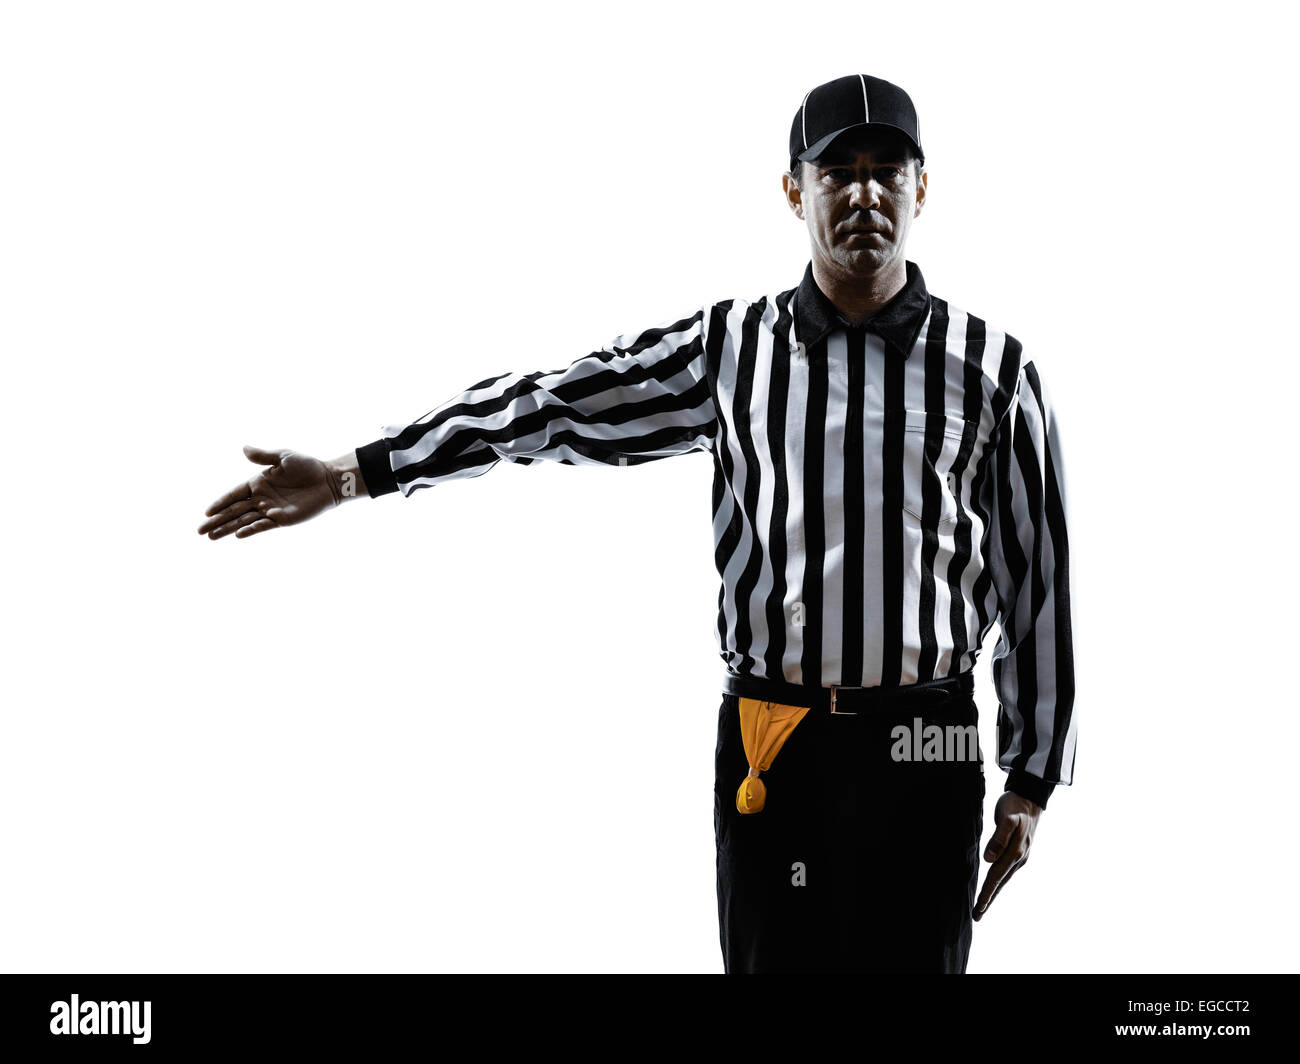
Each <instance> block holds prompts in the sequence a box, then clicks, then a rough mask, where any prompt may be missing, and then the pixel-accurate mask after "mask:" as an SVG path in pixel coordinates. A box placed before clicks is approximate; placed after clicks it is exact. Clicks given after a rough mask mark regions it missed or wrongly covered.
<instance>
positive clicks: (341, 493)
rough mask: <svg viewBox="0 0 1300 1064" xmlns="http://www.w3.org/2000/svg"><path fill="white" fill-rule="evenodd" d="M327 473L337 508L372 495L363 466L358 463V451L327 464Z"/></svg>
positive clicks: (327, 479)
mask: <svg viewBox="0 0 1300 1064" xmlns="http://www.w3.org/2000/svg"><path fill="white" fill-rule="evenodd" d="M325 472H326V481H327V482H328V483H329V488H330V493H331V494H332V495H333V496H334V505H335V506H341V505H342V504H343V503H345V502H349V501H350V500H352V499H356V498H360V497H361V496H362V495H369V494H370V492H369V490H368V489H367V487H366V480H365V477H364V476H363V475H362V471H361V464H360V462H358V461H357V453H356V451H349V452H348V453H347V454H344V455H340V456H339V457H338V458H335V459H334V460H333V461H330V462H326V463H325Z"/></svg>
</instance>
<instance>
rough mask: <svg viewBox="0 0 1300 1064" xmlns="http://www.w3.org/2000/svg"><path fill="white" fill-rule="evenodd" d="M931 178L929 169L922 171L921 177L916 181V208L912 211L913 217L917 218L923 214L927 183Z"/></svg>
mask: <svg viewBox="0 0 1300 1064" xmlns="http://www.w3.org/2000/svg"><path fill="white" fill-rule="evenodd" d="M929 178H930V171H929V170H922V171H921V179H920V180H919V181H918V182H917V183H916V209H915V210H914V211H913V212H912V217H913V218H917V217H919V216H920V214H921V208H922V207H924V206H925V183H926V181H928V180H929Z"/></svg>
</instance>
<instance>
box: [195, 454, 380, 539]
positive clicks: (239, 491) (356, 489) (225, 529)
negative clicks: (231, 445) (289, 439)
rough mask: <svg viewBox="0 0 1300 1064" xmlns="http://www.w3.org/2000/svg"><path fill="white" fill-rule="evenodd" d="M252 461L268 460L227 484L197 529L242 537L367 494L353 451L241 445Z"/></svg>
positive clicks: (292, 522) (216, 535)
mask: <svg viewBox="0 0 1300 1064" xmlns="http://www.w3.org/2000/svg"><path fill="white" fill-rule="evenodd" d="M244 454H245V455H246V456H247V457H248V460H249V461H250V462H256V463H258V464H260V465H265V466H268V467H269V468H267V469H263V470H262V471H261V472H260V473H258V474H257V475H256V476H255V477H253V478H252V479H251V480H246V481H244V482H243V483H242V484H239V485H237V486H235V487H233V488H231V489H230V490H229V491H228V492H226V493H225V494H224V495H223V496H221V498H219V499H218V500H217V501H216V502H214V503H213V504H212V505H211V506H209V507H208V508H207V510H205V511H204V516H206V517H207V518H208V520H206V521H204V522H203V524H201V525H200V526H199V534H200V535H207V536H208V538H210V539H221V538H222V536H228V535H230V533H232V532H233V533H234V534H235V538H236V539H245V538H246V537H248V536H255V535H257V533H259V532H265V531H267V529H271V528H283V527H285V526H287V525H296V524H298V523H300V522H302V521H306V520H308V519H309V518H312V517H315V516H316V515H317V514H319V513H322V512H323V511H325V510H328V509H331V508H332V507H335V506H338V505H339V504H340V503H342V502H344V501H345V500H346V499H348V498H354V497H356V496H358V495H362V494H365V485H364V484H363V483H362V481H361V478H360V475H359V473H358V470H357V466H356V456H355V454H353V455H349V456H345V457H344V458H340V459H338V460H337V461H334V462H322V461H321V460H320V459H319V458H312V457H311V456H310V455H306V454H299V453H298V452H297V451H290V450H279V451H265V450H262V449H260V448H257V447H245V448H244Z"/></svg>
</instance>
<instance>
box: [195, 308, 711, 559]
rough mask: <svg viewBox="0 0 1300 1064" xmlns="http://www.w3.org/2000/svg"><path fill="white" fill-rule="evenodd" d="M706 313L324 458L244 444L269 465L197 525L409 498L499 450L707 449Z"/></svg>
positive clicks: (480, 393)
mask: <svg viewBox="0 0 1300 1064" xmlns="http://www.w3.org/2000/svg"><path fill="white" fill-rule="evenodd" d="M710 314H711V308H710V307H708V306H705V307H701V308H700V309H698V310H696V311H695V312H694V313H693V314H690V315H687V316H686V317H683V318H678V319H672V320H669V321H664V322H660V323H659V324H657V325H654V326H651V327H650V328H647V329H642V330H640V331H639V332H634V333H624V334H621V335H619V336H617V337H615V339H614V340H613V341H612V342H610V343H609V344H607V345H605V347H603V348H601V349H600V350H599V351H593V352H591V353H590V354H588V355H586V356H584V357H582V358H580V359H578V360H577V361H576V362H573V363H572V364H571V365H569V366H568V367H566V368H564V369H559V370H552V371H538V372H534V373H526V374H525V373H517V372H516V373H503V374H500V375H499V376H496V377H491V378H489V379H487V380H484V381H480V382H479V383H478V384H475V385H474V386H473V387H471V388H468V389H466V390H465V391H463V392H460V393H459V394H457V395H453V396H452V397H451V398H449V399H448V400H447V401H446V402H444V403H442V404H441V405H439V406H437V407H435V408H434V409H433V410H431V411H429V413H427V414H425V415H424V417H422V418H420V419H419V420H418V421H415V422H413V423H411V424H409V425H406V426H394V427H390V428H387V429H385V431H384V435H383V436H381V437H380V438H379V439H377V440H374V441H373V442H371V443H368V444H365V445H363V446H361V447H358V448H357V449H356V451H354V452H350V453H348V454H346V455H343V456H342V457H340V458H336V459H334V460H333V461H332V462H324V461H321V460H319V459H316V458H311V457H309V456H307V455H303V454H299V453H297V452H294V451H264V450H259V449H256V448H251V447H245V448H244V453H245V455H247V456H248V458H249V459H250V460H251V461H254V462H260V463H262V464H265V465H269V466H270V468H269V469H266V470H264V471H263V472H262V473H260V474H259V475H258V476H256V477H253V478H252V479H251V480H248V481H245V482H244V483H242V484H239V485H236V486H235V487H234V488H232V489H231V490H230V491H228V492H226V494H225V495H223V496H221V498H219V499H218V500H217V501H216V502H214V503H213V504H212V505H211V506H210V507H208V509H207V511H206V516H207V517H208V520H207V521H205V522H204V523H203V524H202V525H201V526H200V527H199V532H200V533H203V534H206V535H208V536H210V537H211V538H212V539H220V538H221V537H222V536H226V535H229V534H230V533H232V532H233V533H234V534H235V536H236V538H241V539H242V538H245V537H247V536H251V535H256V534H257V533H258V532H265V531H267V530H268V529H271V528H279V527H282V526H286V525H291V524H297V523H299V522H301V521H305V520H307V519H309V518H311V517H315V516H316V515H317V514H320V513H323V512H324V511H325V510H328V509H331V508H332V507H335V506H338V505H339V504H341V503H343V502H346V501H347V500H349V499H353V498H359V497H361V496H362V495H367V496H370V497H372V498H373V497H378V496H380V495H387V494H390V493H394V492H397V491H400V492H401V493H402V494H403V495H410V494H411V493H412V492H414V491H415V490H417V489H418V488H422V487H431V486H433V485H435V484H440V483H443V482H444V481H447V480H455V479H460V478H463V477H474V476H481V475H482V474H483V473H486V472H487V471H488V470H490V469H491V468H492V467H493V466H494V465H496V464H497V463H498V462H499V461H501V460H502V459H503V458H504V459H506V460H507V461H511V462H515V463H518V464H520V465H526V464H529V463H531V462H534V461H540V460H545V461H554V462H559V463H561V464H563V465H587V464H598V465H637V464H640V463H642V462H648V461H652V460H655V459H658V458H666V457H668V456H670V455H675V454H686V453H688V452H689V451H693V450H708V449H710V448H711V447H712V444H713V440H714V437H715V435H716V432H717V417H716V413H715V410H716V408H715V406H714V401H713V394H712V390H711V389H710V387H709V383H708V380H707V375H706V368H705V367H706V362H707V355H706V348H707V341H706V333H707V328H708V324H709V316H710Z"/></svg>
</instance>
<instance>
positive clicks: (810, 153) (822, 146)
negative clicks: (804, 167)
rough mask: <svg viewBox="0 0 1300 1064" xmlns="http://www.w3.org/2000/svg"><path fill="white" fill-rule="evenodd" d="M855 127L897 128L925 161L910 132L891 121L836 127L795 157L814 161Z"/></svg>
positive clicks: (922, 160) (923, 153) (803, 160)
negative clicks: (837, 139)
mask: <svg viewBox="0 0 1300 1064" xmlns="http://www.w3.org/2000/svg"><path fill="white" fill-rule="evenodd" d="M855 129H893V130H897V131H898V132H899V133H901V134H903V137H904V138H905V139H906V140H907V143H908V144H910V145H911V146H912V150H913V151H915V152H916V154H917V155H918V156H919V157H920V159H921V162H923V163H924V162H925V152H923V151H921V146H920V145H919V144H917V143H916V141H914V140H913V139H912V134H910V133H909V132H908V131H907V130H905V129H904V128H903V127H902V126H896V125H894V123H892V122H856V123H854V124H853V125H851V126H845V127H844V128H843V129H837V130H835V131H834V132H833V133H827V134H826V136H824V137H822V138H821V139H820V140H815V141H813V143H811V144H809V145H808V147H807V148H805V149H804V150H803V151H801V152H800V153H799V154H798V156H797V158H798V159H800V160H801V161H802V162H806V163H810V162H814V161H815V160H816V159H817V158H818V157H819V156H820V155H821V154H822V153H823V152H825V151H826V149H827V148H829V147H830V146H831V142H832V141H833V140H835V139H836V138H837V137H839V136H841V135H842V134H844V133H849V132H851V131H852V130H855Z"/></svg>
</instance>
